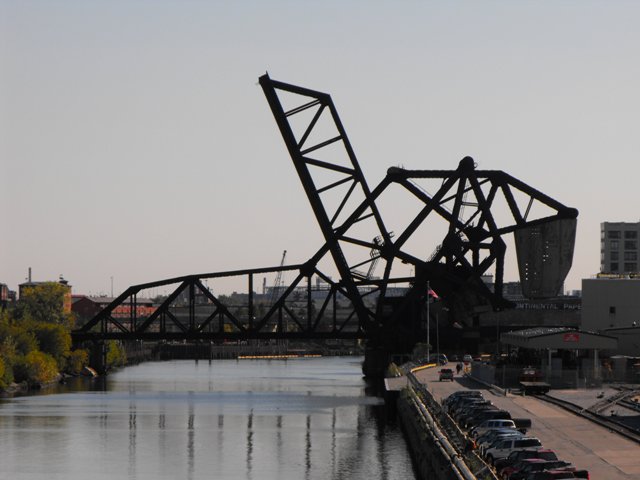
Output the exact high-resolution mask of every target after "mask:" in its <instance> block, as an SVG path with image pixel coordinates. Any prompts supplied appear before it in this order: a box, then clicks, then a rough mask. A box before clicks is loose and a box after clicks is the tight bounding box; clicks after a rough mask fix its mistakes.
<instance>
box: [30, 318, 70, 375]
mask: <svg viewBox="0 0 640 480" xmlns="http://www.w3.org/2000/svg"><path fill="white" fill-rule="evenodd" d="M31 328H32V329H33V333H34V335H35V337H36V339H37V340H38V345H39V346H40V350H41V351H42V352H44V353H48V354H49V355H51V356H52V357H53V358H54V359H55V360H56V363H57V364H58V368H59V369H63V368H64V366H65V363H66V357H68V356H69V353H71V334H70V333H69V330H68V329H67V328H65V327H64V326H62V325H56V324H52V323H36V324H34V325H32V326H31Z"/></svg>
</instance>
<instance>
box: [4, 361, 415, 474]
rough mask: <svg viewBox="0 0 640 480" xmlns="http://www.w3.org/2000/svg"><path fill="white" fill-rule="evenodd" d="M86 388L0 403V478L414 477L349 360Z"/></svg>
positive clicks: (137, 372)
mask: <svg viewBox="0 0 640 480" xmlns="http://www.w3.org/2000/svg"><path fill="white" fill-rule="evenodd" d="M88 386H89V387H90V389H89V390H78V389H77V388H76V390H75V391H74V390H73V386H72V382H70V383H69V384H67V385H65V386H63V388H61V389H60V393H58V394H55V395H52V394H49V395H38V396H33V397H22V398H15V399H11V400H7V401H4V402H2V403H0V451H2V452H3V453H2V461H1V462H0V478H45V477H46V478H65V479H70V480H75V479H81V478H82V479H83V480H86V478H87V477H90V478H92V479H96V480H106V479H112V478H130V479H135V480H140V479H149V480H151V479H153V480H158V479H160V480H162V479H175V478H188V479H196V480H197V479H205V478H206V479H210V478H216V479H233V480H236V479H247V480H254V479H276V478H277V479H296V480H297V479H300V478H305V479H316V478H323V479H325V478H326V479H346V478H349V479H356V480H358V479H363V480H364V479H366V480H369V479H372V478H376V479H377V478H382V479H394V478H402V479H412V478H415V477H414V474H413V472H412V468H411V463H410V460H409V458H408V455H407V452H406V447H405V445H404V441H403V440H402V438H401V436H400V435H399V433H398V430H397V428H395V427H394V426H393V425H389V424H388V423H387V422H386V421H385V419H384V417H383V415H382V410H381V409H382V406H381V400H380V399H379V398H377V397H373V396H367V395H366V394H365V389H366V388H367V386H366V384H365V383H364V382H363V381H362V378H361V374H360V367H359V365H358V364H357V363H356V362H354V361H353V360H352V359H309V360H308V361H307V360H305V361H301V362H294V361H290V362H276V361H273V362H266V361H265V362H261V361H254V362H234V361H214V362H212V363H211V364H210V365H209V364H208V362H199V363H198V364H195V363H194V362H187V361H182V362H165V363H149V364H142V365H139V366H136V367H130V368H127V369H125V370H123V371H121V372H118V373H117V374H115V375H112V376H111V377H109V378H108V379H107V381H106V382H104V381H103V382H92V383H90V384H88ZM123 460H124V461H123Z"/></svg>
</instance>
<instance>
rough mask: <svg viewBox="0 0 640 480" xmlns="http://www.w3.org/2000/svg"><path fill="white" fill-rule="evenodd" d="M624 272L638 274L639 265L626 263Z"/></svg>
mask: <svg viewBox="0 0 640 480" xmlns="http://www.w3.org/2000/svg"><path fill="white" fill-rule="evenodd" d="M624 271H625V272H637V271H638V264H637V263H625V264H624Z"/></svg>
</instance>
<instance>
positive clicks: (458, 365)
mask: <svg viewBox="0 0 640 480" xmlns="http://www.w3.org/2000/svg"><path fill="white" fill-rule="evenodd" d="M461 370H462V364H461V363H460V362H458V363H456V372H457V373H458V375H460V371H461Z"/></svg>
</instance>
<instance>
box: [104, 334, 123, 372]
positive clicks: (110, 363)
mask: <svg viewBox="0 0 640 480" xmlns="http://www.w3.org/2000/svg"><path fill="white" fill-rule="evenodd" d="M125 363H127V353H126V352H125V350H124V347H123V346H122V345H120V344H119V343H118V342H116V341H115V340H108V341H107V368H112V367H121V366H123V365H124V364H125Z"/></svg>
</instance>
